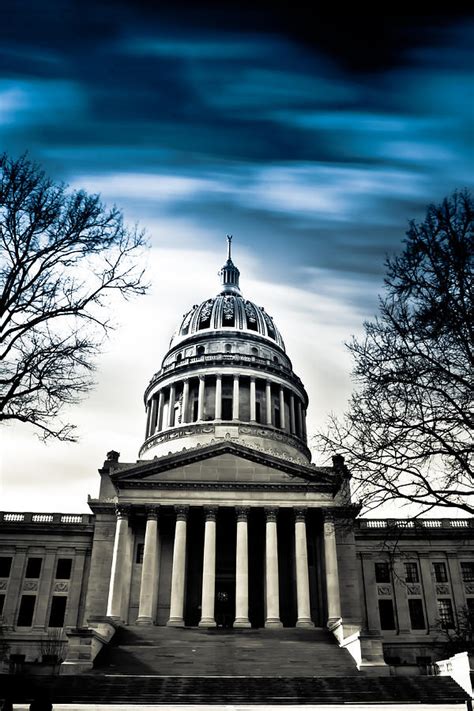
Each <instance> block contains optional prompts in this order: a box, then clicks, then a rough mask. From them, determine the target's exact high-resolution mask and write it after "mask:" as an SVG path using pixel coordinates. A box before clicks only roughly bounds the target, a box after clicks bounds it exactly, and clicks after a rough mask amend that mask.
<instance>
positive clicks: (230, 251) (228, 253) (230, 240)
mask: <svg viewBox="0 0 474 711" xmlns="http://www.w3.org/2000/svg"><path fill="white" fill-rule="evenodd" d="M231 253H232V235H227V259H232V256H231Z"/></svg>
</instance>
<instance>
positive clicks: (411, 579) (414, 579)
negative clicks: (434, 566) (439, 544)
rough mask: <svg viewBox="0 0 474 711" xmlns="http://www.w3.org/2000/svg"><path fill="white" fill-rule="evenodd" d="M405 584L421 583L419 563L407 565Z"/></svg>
mask: <svg viewBox="0 0 474 711" xmlns="http://www.w3.org/2000/svg"><path fill="white" fill-rule="evenodd" d="M405 582H407V583H419V582H420V576H419V575H418V565H417V563H405Z"/></svg>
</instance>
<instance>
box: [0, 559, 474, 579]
mask: <svg viewBox="0 0 474 711" xmlns="http://www.w3.org/2000/svg"><path fill="white" fill-rule="evenodd" d="M461 573H462V579H463V581H464V582H465V583H472V582H474V563H472V562H471V561H469V562H463V563H461ZM0 577H1V576H0Z"/></svg>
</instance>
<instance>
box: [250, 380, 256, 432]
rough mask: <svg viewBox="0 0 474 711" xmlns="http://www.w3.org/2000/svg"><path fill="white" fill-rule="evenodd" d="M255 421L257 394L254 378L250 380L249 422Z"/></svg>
mask: <svg viewBox="0 0 474 711" xmlns="http://www.w3.org/2000/svg"><path fill="white" fill-rule="evenodd" d="M256 421H257V393H256V385H255V378H254V377H251V378H250V422H256Z"/></svg>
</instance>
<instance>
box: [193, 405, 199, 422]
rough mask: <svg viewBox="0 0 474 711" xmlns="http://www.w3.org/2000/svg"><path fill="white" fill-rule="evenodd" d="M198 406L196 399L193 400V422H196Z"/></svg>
mask: <svg viewBox="0 0 474 711" xmlns="http://www.w3.org/2000/svg"><path fill="white" fill-rule="evenodd" d="M198 407H199V402H198V400H193V422H197V418H198Z"/></svg>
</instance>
